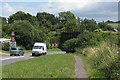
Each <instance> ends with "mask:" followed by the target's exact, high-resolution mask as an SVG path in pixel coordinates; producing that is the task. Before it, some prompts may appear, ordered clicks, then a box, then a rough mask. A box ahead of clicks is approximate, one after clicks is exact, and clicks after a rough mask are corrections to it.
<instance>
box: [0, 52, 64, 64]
mask: <svg viewBox="0 0 120 80" xmlns="http://www.w3.org/2000/svg"><path fill="white" fill-rule="evenodd" d="M65 53H66V52H63V51H56V52H48V53H47V55H51V54H65ZM34 57H39V56H32V53H25V54H24V56H10V55H9V54H2V55H0V62H2V64H0V66H4V65H8V64H11V63H15V62H18V61H24V60H27V59H31V58H34Z"/></svg>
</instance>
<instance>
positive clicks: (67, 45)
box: [63, 38, 78, 53]
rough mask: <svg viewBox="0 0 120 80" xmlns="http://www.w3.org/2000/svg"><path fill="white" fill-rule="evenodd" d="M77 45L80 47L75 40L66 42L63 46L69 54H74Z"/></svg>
mask: <svg viewBox="0 0 120 80" xmlns="http://www.w3.org/2000/svg"><path fill="white" fill-rule="evenodd" d="M77 45H78V40H77V39H76V38H73V39H70V40H67V41H65V43H64V44H63V48H64V50H65V51H66V52H67V53H68V52H74V51H75V47H77Z"/></svg>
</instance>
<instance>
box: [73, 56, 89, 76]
mask: <svg viewBox="0 0 120 80" xmlns="http://www.w3.org/2000/svg"><path fill="white" fill-rule="evenodd" d="M74 57H75V60H76V64H75V72H76V75H75V78H87V75H86V73H85V70H84V68H83V67H84V65H83V63H82V60H81V59H80V57H78V56H76V55H74Z"/></svg>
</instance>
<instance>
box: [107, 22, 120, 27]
mask: <svg viewBox="0 0 120 80" xmlns="http://www.w3.org/2000/svg"><path fill="white" fill-rule="evenodd" d="M108 25H111V26H112V27H113V28H118V23H108ZM119 25H120V24H119Z"/></svg>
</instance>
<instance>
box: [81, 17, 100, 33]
mask: <svg viewBox="0 0 120 80" xmlns="http://www.w3.org/2000/svg"><path fill="white" fill-rule="evenodd" d="M80 29H82V31H84V30H88V31H94V30H95V29H99V27H98V25H97V23H96V21H95V20H93V19H91V20H88V19H86V18H85V19H84V20H82V21H81V26H80Z"/></svg>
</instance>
